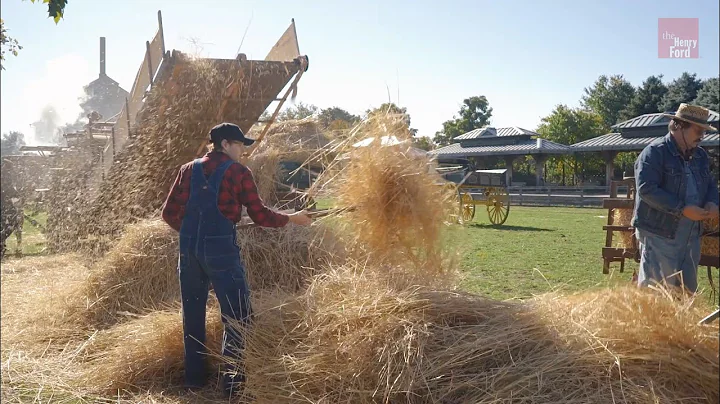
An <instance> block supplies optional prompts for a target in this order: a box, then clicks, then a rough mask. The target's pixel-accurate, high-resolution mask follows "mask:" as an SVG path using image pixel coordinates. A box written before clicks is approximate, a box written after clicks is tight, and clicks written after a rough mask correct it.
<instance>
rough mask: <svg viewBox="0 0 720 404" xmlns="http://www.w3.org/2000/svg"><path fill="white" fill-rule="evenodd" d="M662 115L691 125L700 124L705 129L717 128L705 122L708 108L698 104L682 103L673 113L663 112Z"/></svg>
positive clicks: (708, 113)
mask: <svg viewBox="0 0 720 404" xmlns="http://www.w3.org/2000/svg"><path fill="white" fill-rule="evenodd" d="M663 116H666V117H668V118H672V119H679V120H681V121H685V122H689V123H691V124H693V125H698V126H701V127H703V128H705V129H706V130H712V131H716V130H717V129H716V128H715V127H714V126H711V125H709V124H708V123H707V120H708V117H709V116H710V110H708V109H707V108H704V107H701V106H698V105H688V104H685V103H682V104H680V107H679V108H678V109H677V112H675V115H670V114H663Z"/></svg>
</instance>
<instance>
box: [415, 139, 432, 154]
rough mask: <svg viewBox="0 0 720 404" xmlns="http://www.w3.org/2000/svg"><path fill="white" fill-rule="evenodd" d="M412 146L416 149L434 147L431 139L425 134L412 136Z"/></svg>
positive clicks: (428, 149) (430, 148)
mask: <svg viewBox="0 0 720 404" xmlns="http://www.w3.org/2000/svg"><path fill="white" fill-rule="evenodd" d="M413 146H414V147H417V148H418V149H421V150H425V151H430V150H433V149H434V148H435V144H434V143H433V140H432V139H430V138H429V137H427V136H416V137H414V138H413Z"/></svg>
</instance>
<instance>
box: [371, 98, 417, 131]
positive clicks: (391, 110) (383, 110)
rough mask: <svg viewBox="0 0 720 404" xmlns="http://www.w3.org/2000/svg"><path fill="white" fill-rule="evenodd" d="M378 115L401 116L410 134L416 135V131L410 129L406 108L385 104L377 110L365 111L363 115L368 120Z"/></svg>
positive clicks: (389, 103)
mask: <svg viewBox="0 0 720 404" xmlns="http://www.w3.org/2000/svg"><path fill="white" fill-rule="evenodd" d="M378 114H391V115H401V116H402V118H403V120H404V121H405V124H406V125H407V127H408V129H409V130H410V133H412V135H413V136H415V135H417V129H414V128H412V127H410V114H408V112H407V108H405V107H402V108H401V107H399V106H397V105H395V103H393V102H386V103H384V104H382V105H380V106H379V107H377V108H373V109H368V110H367V111H365V115H366V116H367V117H368V118H371V117H373V116H375V115H378Z"/></svg>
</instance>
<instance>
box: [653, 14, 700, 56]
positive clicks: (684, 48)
mask: <svg viewBox="0 0 720 404" xmlns="http://www.w3.org/2000/svg"><path fill="white" fill-rule="evenodd" d="M699 27H700V22H699V20H698V19H697V18H658V57H659V58H672V59H697V58H698V57H699V55H700V52H699V49H698V45H699V43H700V35H699V32H700V29H699Z"/></svg>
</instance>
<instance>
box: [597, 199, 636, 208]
mask: <svg viewBox="0 0 720 404" xmlns="http://www.w3.org/2000/svg"><path fill="white" fill-rule="evenodd" d="M633 208H635V201H634V200H632V199H626V198H608V199H603V209H633Z"/></svg>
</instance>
